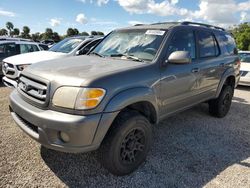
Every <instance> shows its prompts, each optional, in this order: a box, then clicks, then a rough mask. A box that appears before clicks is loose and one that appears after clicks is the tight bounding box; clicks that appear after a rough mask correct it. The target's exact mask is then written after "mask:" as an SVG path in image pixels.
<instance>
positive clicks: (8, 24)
mask: <svg viewBox="0 0 250 188" xmlns="http://www.w3.org/2000/svg"><path fill="white" fill-rule="evenodd" d="M6 28H7V29H8V30H9V35H10V36H11V34H12V33H11V31H12V30H13V28H14V25H13V23H12V22H7V23H6Z"/></svg>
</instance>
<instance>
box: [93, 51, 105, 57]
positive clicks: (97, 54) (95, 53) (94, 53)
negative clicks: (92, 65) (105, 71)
mask: <svg viewBox="0 0 250 188" xmlns="http://www.w3.org/2000/svg"><path fill="white" fill-rule="evenodd" d="M91 54H93V55H96V56H99V57H104V56H103V55H101V54H99V53H97V52H94V51H93V52H91V53H90V54H89V55H91Z"/></svg>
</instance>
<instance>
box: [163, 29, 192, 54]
mask: <svg viewBox="0 0 250 188" xmlns="http://www.w3.org/2000/svg"><path fill="white" fill-rule="evenodd" d="M175 51H188V52H189V53H190V56H191V58H193V59H194V58H195V39H194V33H193V31H177V32H176V33H175V34H174V36H173V38H172V39H171V42H170V44H169V46H168V53H167V54H168V56H169V55H170V54H171V53H172V52H175Z"/></svg>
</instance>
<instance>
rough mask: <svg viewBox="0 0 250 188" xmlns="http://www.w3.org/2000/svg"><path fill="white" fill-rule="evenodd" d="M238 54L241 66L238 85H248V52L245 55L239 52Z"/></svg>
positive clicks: (249, 56)
mask: <svg viewBox="0 0 250 188" xmlns="http://www.w3.org/2000/svg"><path fill="white" fill-rule="evenodd" d="M242 53H244V52H242ZM240 56H241V59H240V61H241V67H240V81H239V85H245V86H250V53H249V54H245V55H242V54H240Z"/></svg>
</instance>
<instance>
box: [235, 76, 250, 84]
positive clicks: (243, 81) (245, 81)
mask: <svg viewBox="0 0 250 188" xmlns="http://www.w3.org/2000/svg"><path fill="white" fill-rule="evenodd" d="M238 85H244V86H250V77H246V76H244V77H240V81H239V84H238Z"/></svg>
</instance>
